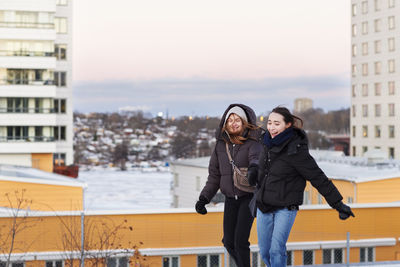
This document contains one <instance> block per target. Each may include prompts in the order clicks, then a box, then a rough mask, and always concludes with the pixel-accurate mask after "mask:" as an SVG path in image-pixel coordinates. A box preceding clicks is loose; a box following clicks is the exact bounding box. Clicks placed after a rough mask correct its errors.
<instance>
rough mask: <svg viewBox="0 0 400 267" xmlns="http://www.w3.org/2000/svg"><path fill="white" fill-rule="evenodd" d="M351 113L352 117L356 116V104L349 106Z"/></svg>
mask: <svg viewBox="0 0 400 267" xmlns="http://www.w3.org/2000/svg"><path fill="white" fill-rule="evenodd" d="M351 115H352V117H353V118H354V117H355V116H356V105H352V106H351Z"/></svg>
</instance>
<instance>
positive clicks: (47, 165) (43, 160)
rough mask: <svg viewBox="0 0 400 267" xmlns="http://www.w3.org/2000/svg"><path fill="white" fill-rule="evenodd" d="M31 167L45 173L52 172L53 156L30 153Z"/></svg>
mask: <svg viewBox="0 0 400 267" xmlns="http://www.w3.org/2000/svg"><path fill="white" fill-rule="evenodd" d="M32 167H33V168H36V169H40V170H43V171H46V172H53V154H51V153H32Z"/></svg>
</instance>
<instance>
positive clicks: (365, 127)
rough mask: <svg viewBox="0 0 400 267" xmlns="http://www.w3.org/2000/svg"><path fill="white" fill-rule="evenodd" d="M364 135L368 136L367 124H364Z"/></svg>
mask: <svg viewBox="0 0 400 267" xmlns="http://www.w3.org/2000/svg"><path fill="white" fill-rule="evenodd" d="M362 136H363V137H368V126H367V125H363V126H362Z"/></svg>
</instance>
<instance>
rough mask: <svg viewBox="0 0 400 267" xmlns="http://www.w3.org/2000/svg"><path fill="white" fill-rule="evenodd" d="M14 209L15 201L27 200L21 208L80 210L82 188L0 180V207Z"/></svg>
mask: <svg viewBox="0 0 400 267" xmlns="http://www.w3.org/2000/svg"><path fill="white" fill-rule="evenodd" d="M6 194H8V196H9V198H10V200H11V203H13V204H12V205H13V206H14V207H15V205H16V202H17V199H25V200H27V202H26V203H24V207H23V208H27V207H28V206H29V208H30V209H31V210H41V211H53V210H58V211H61V210H81V209H82V203H83V201H82V198H83V188H82V187H76V186H63V185H48V184H36V183H26V182H17V181H5V180H0V206H1V207H10V202H9V201H8V199H7V197H6Z"/></svg>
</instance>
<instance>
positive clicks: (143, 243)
mask: <svg viewBox="0 0 400 267" xmlns="http://www.w3.org/2000/svg"><path fill="white" fill-rule="evenodd" d="M354 213H355V215H356V217H355V218H350V219H348V220H346V221H342V220H340V219H339V218H338V213H337V212H336V211H334V210H332V209H312V210H311V209H310V210H300V211H299V213H298V216H297V218H296V221H295V224H294V226H293V229H292V232H291V234H290V237H289V242H310V241H329V240H345V239H346V233H347V232H350V239H351V240H359V239H374V238H396V239H397V238H398V237H399V236H400V228H399V227H398V226H399V225H400V207H390V208H354ZM22 220H23V218H19V220H18V221H19V222H21V221H22ZM11 222H12V218H4V217H0V224H1V225H4V226H5V227H2V228H1V229H0V236H4V234H5V232H4V231H7V229H10V224H11ZM27 222H28V223H29V225H30V226H29V231H23V232H21V233H20V234H19V235H18V236H17V238H16V243H17V244H23V243H26V244H30V243H32V241H34V242H33V243H32V244H31V245H30V246H27V247H26V248H23V247H20V249H21V251H24V249H26V250H25V251H31V252H35V251H36V252H40V251H65V250H70V248H67V247H65V246H63V242H62V236H63V235H64V236H65V234H66V233H67V232H70V233H73V234H72V236H71V235H70V236H68V235H67V236H68V237H69V238H70V237H72V239H74V240H75V241H76V242H77V244H80V241H79V240H80V228H79V227H80V217H79V216H49V217H30V218H28V221H27ZM118 225H120V226H121V225H122V227H121V228H120V229H121V230H120V232H119V233H120V235H119V238H118V241H116V242H115V245H121V247H122V248H133V247H134V246H135V245H139V248H143V249H151V248H182V247H208V246H222V243H221V239H222V212H209V213H208V214H207V215H205V216H202V215H198V214H196V213H169V214H168V213H166V214H121V215H96V216H86V218H85V228H86V231H87V235H86V237H85V239H86V240H87V242H89V243H90V245H91V246H87V249H96V247H95V246H94V244H98V241H99V238H98V237H99V236H98V233H100V232H102V230H101V229H106V228H108V229H114V228H115V227H117V226H118ZM65 226H68V228H69V231H66V228H65ZM102 227H104V228H102ZM93 229H100V231H93ZM88 233H89V234H88ZM250 241H251V244H257V236H256V225H254V227H253V229H252V233H251V238H250ZM111 248H112V247H109V249H111ZM399 255H400V245H399V244H398V242H397V244H396V246H391V247H376V260H377V261H389V260H396V259H398V257H399ZM314 256H315V263H316V264H319V263H321V262H322V254H321V250H316V251H315V254H314ZM350 256H351V257H350V261H351V262H359V248H351V255H350ZM344 257H345V253H344ZM180 260H181V266H193V265H192V264H193V263H194V262H196V261H197V256H196V255H183V256H181V257H180ZM148 261H149V262H154V263H157V264H160V263H161V262H162V257H161V256H153V257H148ZM221 261H223V257H221ZM302 261H303V259H302V251H300V250H299V251H294V262H295V265H302ZM186 264H187V265H186ZM155 266H156V265H155ZM157 266H159V265H157Z"/></svg>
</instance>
